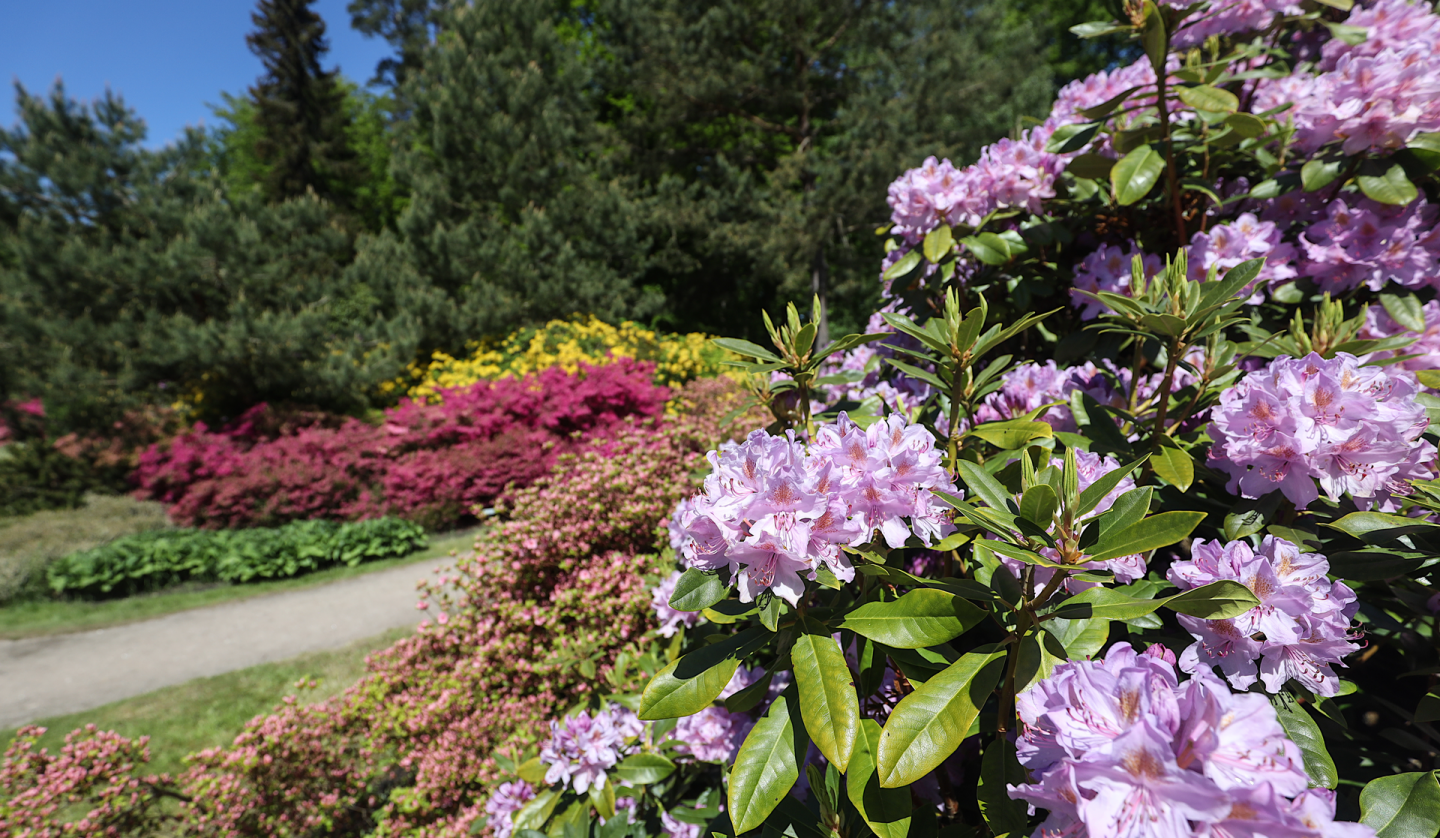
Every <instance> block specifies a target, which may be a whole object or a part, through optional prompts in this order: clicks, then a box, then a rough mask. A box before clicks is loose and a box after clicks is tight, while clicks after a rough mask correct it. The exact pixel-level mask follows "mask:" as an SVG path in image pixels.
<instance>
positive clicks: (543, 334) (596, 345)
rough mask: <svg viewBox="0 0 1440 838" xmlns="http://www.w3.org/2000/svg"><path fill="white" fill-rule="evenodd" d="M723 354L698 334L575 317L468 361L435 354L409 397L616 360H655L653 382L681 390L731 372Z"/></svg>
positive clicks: (416, 368) (485, 348) (415, 376)
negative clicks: (552, 369)
mask: <svg viewBox="0 0 1440 838" xmlns="http://www.w3.org/2000/svg"><path fill="white" fill-rule="evenodd" d="M725 355H726V353H725V351H724V350H722V349H719V348H718V347H716V346H715V345H714V344H712V343H710V337H709V336H708V335H704V334H701V333H699V332H691V333H690V334H684V335H680V334H667V333H664V332H656V331H653V330H651V329H646V328H644V327H642V326H640V325H638V324H636V323H631V322H629V321H626V322H624V323H621V324H620V325H619V326H612V325H610V324H609V323H606V322H605V321H603V320H600V319H599V318H597V317H595V316H594V315H589V316H585V317H582V316H580V315H576V316H574V317H572V318H571V319H569V320H551V321H550V322H549V323H546V324H545V325H543V326H540V327H538V328H535V327H530V328H525V329H521V330H519V331H516V332H514V333H512V334H510V335H509V336H508V337H506V338H505V339H504V340H501V341H499V342H498V343H495V342H484V343H480V344H478V345H477V346H476V347H475V349H474V351H473V352H472V354H471V355H470V356H469V357H468V358H454V357H451V356H449V355H446V354H445V353H443V352H436V353H435V354H434V355H433V356H432V357H431V360H430V363H429V365H427V366H421V365H419V364H412V365H411V367H410V376H411V380H412V381H413V382H415V383H414V384H413V385H412V386H410V388H409V392H408V393H407V395H409V396H410V397H411V398H413V399H423V400H426V401H434V400H436V399H438V398H439V393H440V391H441V390H444V389H449V388H452V387H464V386H466V385H469V384H474V383H475V382H477V381H491V380H494V379H497V378H508V377H512V376H514V377H518V376H523V375H527V374H529V373H532V372H539V371H540V370H544V369H549V368H550V367H562V368H563V369H565V371H566V372H572V373H573V372H575V371H576V370H577V369H579V368H580V365H581V364H588V365H590V366H600V365H602V364H608V363H610V362H611V361H613V360H614V359H616V358H634V359H636V360H639V361H652V362H654V364H655V383H657V384H666V385H680V384H684V383H685V382H687V381H693V380H695V379H697V378H713V377H715V376H718V375H721V374H723V373H724V372H725V371H726V370H727V369H728V368H727V367H725V366H723V365H722V362H723V361H724V360H725Z"/></svg>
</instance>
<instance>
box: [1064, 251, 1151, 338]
mask: <svg viewBox="0 0 1440 838" xmlns="http://www.w3.org/2000/svg"><path fill="white" fill-rule="evenodd" d="M1136 256H1139V257H1141V264H1142V265H1143V266H1144V270H1145V275H1146V276H1147V277H1150V276H1154V275H1155V274H1157V273H1159V272H1160V271H1161V269H1162V268H1164V265H1163V264H1162V263H1161V261H1160V257H1158V256H1152V255H1151V254H1148V253H1143V252H1141V251H1140V250H1139V249H1138V248H1137V247H1135V244H1134V242H1131V243H1130V245H1129V247H1127V248H1120V247H1116V246H1115V245H1111V244H1102V245H1100V247H1099V248H1098V249H1097V250H1095V251H1094V252H1092V253H1090V255H1088V256H1086V257H1085V258H1084V259H1081V260H1080V264H1078V265H1076V266H1075V279H1074V283H1073V284H1074V286H1075V289H1078V290H1080V291H1090V292H1091V293H1095V292H1099V291H1108V292H1109V293H1111V294H1121V295H1124V296H1127V297H1128V296H1132V295H1131V293H1130V277H1131V272H1132V271H1131V268H1132V263H1133V262H1134V260H1135V257H1136ZM1070 304H1071V305H1073V306H1075V307H1076V308H1078V309H1080V319H1081V320H1093V319H1095V318H1096V317H1099V316H1100V315H1102V314H1105V313H1106V312H1108V311H1109V309H1108V308H1106V307H1105V305H1104V304H1103V303H1099V302H1096V301H1095V300H1092V299H1091V298H1089V297H1087V296H1085V295H1084V294H1079V293H1077V292H1076V290H1071V292H1070Z"/></svg>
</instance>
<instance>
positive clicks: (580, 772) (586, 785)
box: [540, 704, 645, 794]
mask: <svg viewBox="0 0 1440 838" xmlns="http://www.w3.org/2000/svg"><path fill="white" fill-rule="evenodd" d="M644 729H645V727H644V724H642V723H641V721H640V720H639V718H637V717H636V716H635V714H634V713H632V712H630V711H629V710H627V709H626V708H624V707H622V706H620V705H618V704H612V705H610V706H609V707H608V708H606V709H604V710H599V711H597V712H596V713H595V715H594V716H591V715H590V714H589V713H588V712H586V711H583V710H582V711H580V712H579V713H577V714H575V715H573V716H570V717H569V718H566V719H564V720H563V721H561V722H556V721H553V720H552V721H551V722H550V740H549V741H548V742H546V743H545V744H544V746H542V747H541V748H540V761H541V762H542V763H544V764H545V765H546V766H548V767H547V769H546V771H545V782H547V783H550V784H551V785H554V784H555V783H560V784H561V785H569V786H571V787H573V788H574V789H575V791H576V793H577V794H585V793H586V792H587V791H588V790H589V789H591V788H592V787H598V786H602V785H604V784H605V772H606V771H607V770H608V769H610V768H613V767H615V764H616V763H618V762H619V761H620V760H621V759H622V758H624V757H625V755H626V754H628V753H629V752H630V750H631V744H630V742H629V740H633V739H635V738H637V737H638V736H640V734H641V733H643V732H644Z"/></svg>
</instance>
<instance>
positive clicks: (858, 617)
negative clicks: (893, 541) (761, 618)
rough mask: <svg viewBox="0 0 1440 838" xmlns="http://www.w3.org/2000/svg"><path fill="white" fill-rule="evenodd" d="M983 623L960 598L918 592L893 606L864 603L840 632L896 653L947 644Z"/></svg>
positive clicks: (981, 616)
mask: <svg viewBox="0 0 1440 838" xmlns="http://www.w3.org/2000/svg"><path fill="white" fill-rule="evenodd" d="M984 619H985V612H984V611H982V610H981V609H979V608H977V607H976V606H974V605H972V604H970V603H969V602H968V601H966V600H965V599H963V598H961V597H958V596H955V595H954V594H952V593H948V592H946V591H938V590H935V589H934V588H917V589H916V590H913V591H910V592H909V593H907V594H905V595H904V596H902V597H900V598H899V599H897V600H895V601H894V602H867V603H866V604H864V605H862V606H860V607H859V608H856V609H855V610H854V611H851V612H850V613H849V614H847V615H845V619H844V621H842V622H841V623H840V628H842V629H849V630H851V631H853V632H855V633H856V634H858V635H860V636H861V637H868V638H869V639H871V640H874V641H875V642H876V643H883V644H885V645H886V646H892V647H894V648H896V649H923V648H925V647H927V646H938V645H940V644H941V643H949V642H950V641H951V640H954V639H955V638H957V637H959V636H960V635H962V634H964V633H965V632H967V631H969V630H970V629H972V628H974V627H975V626H977V625H979V624H980V622H981V621H983V620H984ZM797 642H798V641H797Z"/></svg>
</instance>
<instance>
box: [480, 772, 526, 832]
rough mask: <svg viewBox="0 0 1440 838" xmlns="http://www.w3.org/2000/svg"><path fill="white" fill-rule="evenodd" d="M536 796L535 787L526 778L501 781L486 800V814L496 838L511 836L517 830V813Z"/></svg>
mask: <svg viewBox="0 0 1440 838" xmlns="http://www.w3.org/2000/svg"><path fill="white" fill-rule="evenodd" d="M534 797H535V789H533V788H531V787H530V784H529V783H527V782H525V781H524V780H516V781H515V782H513V783H501V784H500V786H499V788H497V789H495V793H494V794H491V795H490V799H489V800H487V801H485V814H486V815H488V816H489V817H490V820H489V824H488V825H489V827H490V829H491V831H493V832H494V833H495V838H510V833H511V832H513V831H514V830H515V822H514V820H513V818H514V816H515V813H516V812H518V811H520V808H521V807H523V806H524V805H525V802H526V801H528V800H531V799H533V798H534Z"/></svg>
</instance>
